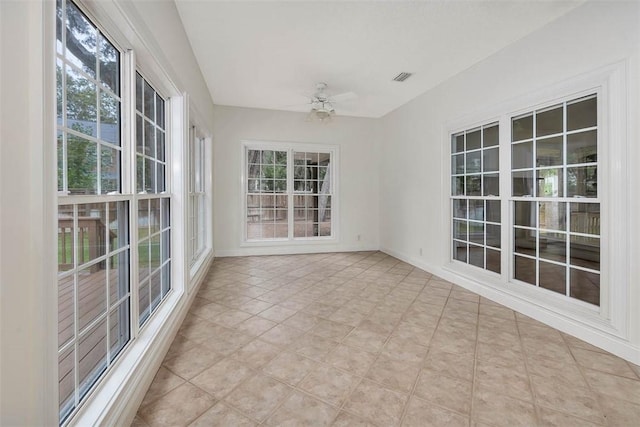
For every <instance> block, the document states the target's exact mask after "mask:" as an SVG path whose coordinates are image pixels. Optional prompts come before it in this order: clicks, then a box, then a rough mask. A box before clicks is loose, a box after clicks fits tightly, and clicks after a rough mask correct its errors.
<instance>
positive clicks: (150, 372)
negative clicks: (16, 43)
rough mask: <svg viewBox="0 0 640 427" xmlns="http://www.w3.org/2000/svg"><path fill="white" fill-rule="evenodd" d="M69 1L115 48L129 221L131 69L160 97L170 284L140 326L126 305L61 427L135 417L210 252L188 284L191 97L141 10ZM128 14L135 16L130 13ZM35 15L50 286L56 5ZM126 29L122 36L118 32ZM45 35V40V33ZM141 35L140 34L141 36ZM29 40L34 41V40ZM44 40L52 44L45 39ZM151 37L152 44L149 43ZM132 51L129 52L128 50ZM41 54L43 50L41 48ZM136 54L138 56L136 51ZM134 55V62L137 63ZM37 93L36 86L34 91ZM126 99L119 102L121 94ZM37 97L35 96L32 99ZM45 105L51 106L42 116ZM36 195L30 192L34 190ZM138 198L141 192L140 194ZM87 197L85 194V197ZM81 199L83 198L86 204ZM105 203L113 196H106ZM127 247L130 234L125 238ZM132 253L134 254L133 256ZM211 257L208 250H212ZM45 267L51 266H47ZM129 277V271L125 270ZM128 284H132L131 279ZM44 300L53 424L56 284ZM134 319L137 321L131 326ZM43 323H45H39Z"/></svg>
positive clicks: (53, 420) (48, 408) (51, 420)
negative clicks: (103, 359) (123, 329)
mask: <svg viewBox="0 0 640 427" xmlns="http://www.w3.org/2000/svg"><path fill="white" fill-rule="evenodd" d="M73 1H74V3H75V4H76V5H77V6H78V7H79V8H80V9H81V10H82V11H83V13H85V14H86V15H87V17H88V18H89V19H90V20H91V21H92V23H93V24H94V25H95V26H96V27H97V28H98V29H99V30H100V31H102V32H104V33H105V36H106V37H108V39H109V40H110V41H111V42H112V43H113V44H114V46H116V48H118V49H119V50H120V52H121V69H122V71H123V73H122V82H121V85H122V86H121V98H122V99H123V102H122V107H121V114H122V116H123V117H127V119H126V120H123V128H122V146H123V153H125V154H123V155H122V170H123V174H122V175H123V176H122V181H121V188H122V192H121V194H119V195H113V196H109V197H110V198H114V200H115V199H121V198H126V199H127V200H129V201H130V203H131V209H130V224H135V223H136V222H135V221H133V220H132V219H135V213H136V211H135V210H134V208H133V207H134V205H135V204H136V203H137V201H138V199H139V195H138V194H137V193H136V192H135V189H134V188H133V185H134V182H133V181H134V179H133V177H135V161H133V160H135V143H133V144H134V145H133V147H131V145H132V141H135V121H133V122H131V121H130V120H129V119H128V117H132V116H134V114H135V104H134V102H133V101H132V99H133V96H134V94H135V72H136V70H138V71H139V72H140V73H141V74H142V75H143V76H145V79H147V80H148V81H149V82H150V83H151V84H152V85H153V87H154V88H156V90H157V91H158V92H159V93H161V94H162V96H163V97H164V99H165V117H166V129H165V132H166V135H167V138H166V144H167V151H168V153H170V154H168V155H167V157H168V158H167V160H166V163H167V173H166V181H167V189H166V192H165V193H163V195H164V196H166V197H170V199H171V218H172V220H171V221H172V222H171V223H172V225H171V230H172V231H171V234H172V239H171V259H172V267H171V277H172V281H171V283H172V289H171V291H170V292H169V293H168V294H167V295H166V297H165V300H164V301H162V302H161V304H160V305H159V306H158V307H157V309H156V312H155V313H154V315H153V316H152V317H151V318H150V319H149V320H148V321H147V322H146V323H145V325H143V326H142V327H137V326H135V325H137V316H135V317H134V314H133V313H134V312H136V311H137V301H136V302H132V303H131V305H130V307H131V312H132V314H131V328H132V333H131V341H130V342H129V343H127V345H126V346H125V348H123V349H122V351H121V353H120V355H119V356H118V358H117V360H115V361H114V363H113V365H112V367H111V368H110V369H109V370H108V371H107V372H105V373H104V374H103V375H102V376H101V378H100V379H99V380H98V382H97V383H96V384H95V386H94V387H93V389H92V390H91V391H89V393H88V394H87V395H86V396H85V398H84V399H83V401H82V402H81V403H80V404H79V405H78V407H77V409H76V410H75V412H74V413H73V414H71V416H70V417H69V418H68V419H67V420H66V421H65V423H64V424H63V425H64V426H75V425H102V424H105V425H128V424H130V422H131V421H132V420H133V418H134V416H135V413H136V410H137V408H138V406H139V404H140V402H141V401H142V399H143V397H144V395H145V393H146V390H147V388H148V386H149V384H150V383H151V381H152V380H153V378H154V374H155V372H156V371H157V369H158V367H159V366H160V364H161V362H162V359H163V357H164V354H165V353H166V351H167V349H168V347H169V345H170V344H171V342H172V339H173V337H174V336H175V334H176V333H177V331H178V329H179V326H180V324H181V322H182V319H183V318H184V316H185V315H186V313H187V310H188V307H189V305H190V302H191V300H192V299H193V298H194V297H195V294H196V292H197V290H198V287H199V285H200V284H201V283H202V280H203V279H204V278H205V273H206V270H207V269H208V267H209V265H210V262H211V261H212V259H213V257H212V256H208V257H204V258H203V259H202V262H201V264H200V270H199V271H197V272H196V274H195V275H194V277H193V278H191V279H192V284H191V286H188V285H187V283H188V279H189V274H188V271H187V269H186V267H185V263H186V262H187V261H186V254H185V251H184V249H185V244H186V243H185V242H182V240H183V238H184V237H185V236H186V232H185V230H184V226H183V225H182V224H183V222H184V218H185V215H186V205H185V203H184V202H185V200H186V195H185V191H184V189H183V188H182V187H183V186H184V179H185V177H183V176H182V175H183V173H184V160H185V151H184V149H183V146H184V144H183V142H184V141H186V137H185V134H186V129H187V128H186V123H188V116H189V102H188V100H189V98H188V96H187V94H186V93H182V92H180V90H179V89H178V88H177V86H176V85H175V83H174V82H173V79H172V78H171V77H170V74H169V73H168V72H169V71H172V70H171V68H170V67H167V65H166V64H165V63H166V61H163V59H164V57H163V56H162V55H161V54H159V52H160V53H161V52H162V51H161V49H160V48H159V47H158V46H156V45H155V43H153V41H154V39H153V37H152V36H151V34H150V32H149V31H148V29H147V28H146V26H145V25H144V23H143V20H142V19H141V18H140V16H139V13H138V12H137V11H136V10H135V8H134V7H133V6H132V5H129V4H121V3H118V2H115V1H105V2H89V1H87V0H73ZM131 11H133V14H130V13H129V12H131ZM41 13H42V15H41V16H42V17H41V19H42V20H43V21H44V22H45V24H48V25H45V26H44V27H43V31H45V32H44V33H43V37H42V40H43V42H42V43H43V44H42V46H43V49H42V50H41V51H39V52H38V55H39V60H42V61H43V62H44V64H43V67H44V71H45V74H44V75H45V79H44V80H43V84H44V92H45V96H43V97H42V99H43V101H41V102H43V103H44V106H45V108H44V109H43V111H42V114H47V115H46V116H45V117H44V121H43V123H44V126H45V129H46V132H45V136H48V137H47V138H39V139H38V144H39V145H43V146H44V147H45V148H44V150H42V147H41V149H40V150H37V151H34V152H43V159H44V161H45V163H46V165H47V167H45V168H44V173H46V177H45V178H48V179H44V182H45V185H43V186H42V188H43V189H46V188H49V187H51V188H52V189H53V191H51V192H50V194H44V195H43V196H44V207H45V208H46V210H45V216H46V221H45V222H44V225H45V226H47V224H48V228H47V232H46V233H44V234H45V238H44V241H45V243H47V245H46V248H47V249H46V251H45V256H47V260H49V261H45V263H44V266H43V268H46V270H43V271H44V272H45V273H46V276H47V277H49V276H51V277H52V279H50V280H49V282H50V283H57V264H56V263H55V258H56V256H55V254H56V253H57V207H58V202H57V199H58V194H57V191H56V189H57V187H56V183H57V178H56V171H57V163H56V150H55V147H54V146H53V145H52V144H50V143H47V141H55V140H56V127H57V126H56V72H55V64H56V61H55V58H56V45H55V41H56V37H55V32H56V30H55V28H56V4H55V2H44V5H43V6H42V12H41ZM124 34H126V36H125V35H124ZM47 35H48V36H49V37H46V36H47ZM143 36H144V38H143ZM34 40H35V39H34ZM48 40H50V42H48ZM148 40H151V43H149V42H148ZM134 50H135V53H134ZM40 52H42V53H40ZM136 54H137V55H136ZM136 58H138V61H136ZM35 93H36V92H35V91H34V94H35ZM125 98H126V99H127V100H126V101H124V99H125ZM38 100H40V97H38ZM48 109H49V110H50V111H49V112H48V113H47V111H48ZM34 197H35V195H34ZM140 197H144V196H140ZM91 198H92V196H89V197H87V199H91ZM74 200H77V198H76V196H66V198H65V201H68V202H72V201H74ZM87 201H88V200H86V199H85V198H83V199H82V202H87ZM110 201H111V200H110ZM130 243H131V245H133V239H132V241H131V242H130ZM136 252H137V251H132V253H136ZM210 255H211V253H210ZM130 262H131V264H132V269H133V266H134V265H137V259H136V258H134V257H133V256H132V257H131V260H130ZM49 264H51V265H50V266H49ZM131 274H132V275H133V272H131ZM132 287H133V284H132ZM47 294H50V296H52V297H51V298H46V301H47V304H46V309H47V310H46V311H47V312H49V311H51V313H50V315H48V317H47V319H50V321H47V326H46V330H48V331H53V332H52V333H50V334H47V337H48V338H47V340H46V345H47V347H46V360H44V363H45V366H47V367H48V368H47V369H45V372H47V375H46V377H45V380H44V382H45V384H44V385H45V387H43V388H42V389H41V390H42V394H43V395H44V396H47V398H46V399H44V401H43V402H42V404H43V408H44V414H45V415H44V417H45V418H43V419H44V420H46V421H44V422H43V424H47V425H48V424H51V425H57V424H58V423H59V411H58V378H57V377H58V375H57V373H58V357H57V353H58V345H57V336H58V335H57V328H58V324H57V311H58V310H57V288H56V287H51V290H50V291H47ZM134 323H135V325H134ZM43 327H44V325H43Z"/></svg>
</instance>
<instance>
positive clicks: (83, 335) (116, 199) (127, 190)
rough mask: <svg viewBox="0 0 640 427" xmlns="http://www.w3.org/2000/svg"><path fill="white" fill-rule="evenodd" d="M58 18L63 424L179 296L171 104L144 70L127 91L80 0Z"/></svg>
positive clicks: (60, 5)
mask: <svg viewBox="0 0 640 427" xmlns="http://www.w3.org/2000/svg"><path fill="white" fill-rule="evenodd" d="M56 18H57V25H56V34H57V40H56V52H57V55H56V91H57V94H56V95H57V96H56V98H57V117H56V121H57V141H56V144H57V160H58V170H57V172H58V173H57V176H58V248H57V249H58V251H57V252H58V253H57V256H58V283H57V286H58V318H59V323H58V387H59V397H60V399H59V417H60V423H61V424H63V423H65V422H66V421H68V420H69V419H70V418H71V416H72V415H73V414H74V412H75V410H76V409H77V408H78V407H79V405H81V404H82V402H83V401H84V400H85V399H86V397H87V396H88V394H89V392H90V391H91V390H92V388H93V387H94V386H95V385H96V384H97V382H98V381H99V380H100V379H101V378H102V377H103V376H104V375H103V374H104V373H105V372H106V371H107V370H108V369H109V368H110V366H112V365H113V364H114V361H115V360H116V359H117V357H118V356H120V355H121V354H122V351H123V349H124V348H125V347H126V346H127V344H128V343H130V342H131V340H132V338H133V337H135V336H136V335H137V333H138V331H139V327H140V326H142V325H143V324H145V322H147V321H148V319H149V318H150V316H151V315H152V313H153V312H154V311H156V310H157V308H158V307H159V305H160V303H161V301H163V300H164V299H165V297H166V295H167V294H168V292H169V290H170V289H171V279H170V278H171V251H170V233H171V220H170V218H171V214H170V196H169V193H168V191H167V190H168V188H169V186H168V180H167V173H166V170H167V160H166V159H167V155H166V152H167V144H166V143H165V141H166V130H165V129H166V128H165V123H166V119H165V100H164V99H163V98H162V97H161V96H160V95H159V94H158V93H157V92H156V90H155V89H154V88H153V87H152V86H151V84H150V83H148V82H147V81H146V80H144V79H143V78H142V76H141V75H140V74H139V73H137V74H136V79H135V87H136V93H135V96H134V97H133V98H131V97H127V96H125V95H123V94H122V93H121V86H122V79H123V78H125V77H124V76H126V75H128V73H125V72H124V66H123V61H122V60H121V57H122V56H123V55H124V54H123V53H122V51H121V50H119V49H118V48H116V46H115V45H114V44H113V43H112V42H111V41H110V40H109V39H108V38H107V36H106V35H105V34H104V33H103V32H102V31H100V30H99V29H98V28H97V26H96V25H94V23H93V22H92V21H91V20H90V19H89V18H88V17H87V15H85V14H84V13H83V12H82V11H81V10H80V9H79V8H78V7H77V6H76V5H75V4H74V3H73V2H71V1H70V0H57V2H56ZM132 66H133V65H131V66H128V67H132ZM129 71H132V70H129ZM130 83H131V84H132V85H133V84H134V82H133V81H131V82H130ZM125 86H126V85H125ZM125 93H126V92H125ZM123 105H125V106H133V105H135V106H136V108H135V116H134V115H133V114H131V117H129V116H128V115H127V114H123V111H132V109H129V108H123ZM126 123H132V124H133V123H135V125H136V126H135V130H136V138H135V140H134V141H131V140H130V138H129V137H127V135H126V134H124V133H123V132H122V129H123V127H124V125H125V124H126ZM129 158H131V159H134V158H135V173H131V172H130V171H129V168H128V167H123V163H125V161H124V160H125V159H129ZM127 163H128V162H127ZM132 262H133V263H135V262H137V264H133V267H132ZM135 273H137V274H135ZM134 301H135V302H137V304H134ZM132 307H137V308H138V310H133V309H132Z"/></svg>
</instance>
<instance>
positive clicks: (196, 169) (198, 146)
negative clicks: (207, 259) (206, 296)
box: [188, 125, 209, 267]
mask: <svg viewBox="0 0 640 427" xmlns="http://www.w3.org/2000/svg"><path fill="white" fill-rule="evenodd" d="M206 152H207V150H206V140H205V138H204V136H202V135H201V133H200V132H199V130H198V128H197V127H196V126H195V125H192V126H191V127H190V129H189V148H188V157H189V172H188V174H189V207H188V212H189V214H188V230H189V234H188V239H189V243H188V251H189V252H188V253H189V263H190V267H193V266H194V265H195V264H196V263H197V262H198V260H199V259H200V258H201V257H202V255H203V254H204V253H205V252H206V250H207V232H208V231H209V227H208V221H207V216H208V212H207V211H208V209H207V178H206V177H207V174H206V170H207V161H206V159H207V155H206Z"/></svg>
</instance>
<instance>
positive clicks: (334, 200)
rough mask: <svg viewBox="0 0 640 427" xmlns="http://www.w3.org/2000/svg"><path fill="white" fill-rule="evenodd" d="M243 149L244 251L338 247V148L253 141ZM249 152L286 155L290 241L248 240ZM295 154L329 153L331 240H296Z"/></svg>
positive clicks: (324, 145)
mask: <svg viewBox="0 0 640 427" xmlns="http://www.w3.org/2000/svg"><path fill="white" fill-rule="evenodd" d="M240 145H241V149H242V155H241V156H240V157H241V159H242V165H241V169H240V170H241V171H242V176H241V183H242V188H241V192H242V197H241V199H242V200H241V212H242V219H241V222H242V237H241V239H242V240H241V244H240V246H241V247H250V246H287V245H313V244H326V243H335V242H336V241H338V226H339V224H338V218H339V190H338V189H339V182H338V181H339V178H338V177H339V173H338V171H339V170H340V168H339V164H340V163H339V146H337V145H329V144H309V143H298V142H273V141H250V140H243V141H242V143H241V144H240ZM249 150H274V151H286V152H287V191H286V192H285V193H280V194H282V195H286V196H287V200H288V203H287V209H288V214H287V218H288V237H286V238H273V239H264V240H258V239H255V240H254V239H248V237H247V193H248V191H247V177H248V171H247V168H248V158H247V155H248V151H249ZM293 152H318V153H330V156H331V168H330V171H329V173H330V174H331V175H330V177H329V180H330V184H331V192H330V194H331V235H330V236H312V237H294V226H295V222H294V206H293V196H294V195H295V194H296V193H295V192H294V190H293V188H294V186H293V181H294V174H293Z"/></svg>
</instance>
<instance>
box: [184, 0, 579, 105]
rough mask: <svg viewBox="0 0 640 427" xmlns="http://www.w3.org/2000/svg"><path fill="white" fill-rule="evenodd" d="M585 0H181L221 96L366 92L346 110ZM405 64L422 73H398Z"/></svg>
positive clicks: (472, 57)
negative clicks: (321, 85)
mask: <svg viewBox="0 0 640 427" xmlns="http://www.w3.org/2000/svg"><path fill="white" fill-rule="evenodd" d="M581 3H582V1H557V0H556V1H515V0H511V1H507V0H500V1H485V0H476V1H471V0H469V1H451V0H449V1H447V0H432V1H412V2H408V1H386V2H369V1H367V2H363V1H353V2H347V1H277V2H276V1H254V2H246V1H212V0H176V5H177V8H178V11H179V13H180V16H181V18H182V22H183V24H184V27H185V30H186V32H187V36H188V37H189V39H190V41H191V45H192V47H193V51H194V53H195V55H196V58H197V60H198V62H199V64H200V67H201V69H202V74H203V76H204V78H205V81H206V82H207V85H208V87H209V90H210V92H211V96H212V98H213V101H214V102H215V103H216V104H218V105H231V106H241V107H255V108H267V109H278V110H289V111H309V105H307V104H306V103H307V102H308V100H307V99H306V98H305V96H304V95H310V94H312V93H313V92H314V87H315V83H317V82H326V83H328V85H329V88H328V90H327V91H328V93H330V94H338V93H343V92H355V93H356V94H357V95H358V97H357V99H354V100H351V101H347V102H344V103H338V104H337V105H335V107H336V112H337V114H341V115H351V116H362V117H381V116H383V115H385V114H387V113H388V112H390V111H392V110H394V109H396V108H398V107H399V106H401V105H403V104H404V103H406V102H408V101H410V100H411V99H413V98H415V97H416V96H418V95H420V94H422V93H424V92H426V91H427V90H429V89H430V88H433V87H435V86H437V85H438V84H439V83H441V82H443V81H445V80H447V79H448V78H450V77H452V76H454V75H455V74H457V73H459V72H461V71H463V70H465V69H466V68H468V67H470V66H472V65H473V64H475V63H477V62H478V61H481V60H482V59H484V58H486V57H488V56H489V55H491V54H493V53H495V52H497V51H499V50H500V49H502V48H504V47H505V46H507V45H509V44H511V43H513V42H514V41H516V40H518V39H520V38H522V37H524V36H525V35H527V34H529V33H531V32H533V31H535V30H537V29H539V28H540V27H542V26H544V25H545V24H547V23H548V22H551V21H553V20H554V19H556V18H558V17H559V16H561V15H562V14H564V13H566V12H568V11H569V10H571V9H573V8H574V7H576V6H578V5H579V4H581ZM513 66H514V67H517V66H518V64H513ZM402 71H406V72H412V73H414V75H413V76H412V77H410V78H409V79H408V80H406V81H405V82H404V83H398V82H394V81H392V78H393V77H395V76H396V75H397V74H398V73H400V72H402ZM505 72H508V70H505Z"/></svg>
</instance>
